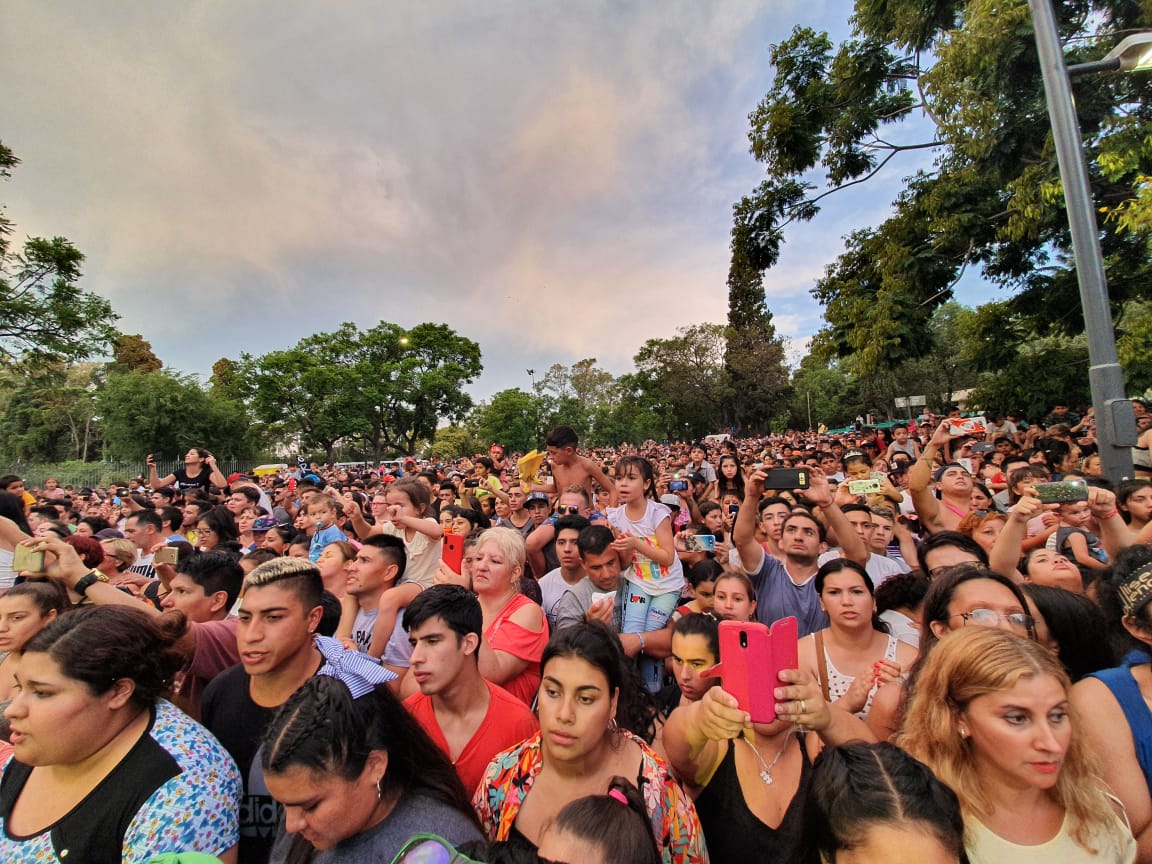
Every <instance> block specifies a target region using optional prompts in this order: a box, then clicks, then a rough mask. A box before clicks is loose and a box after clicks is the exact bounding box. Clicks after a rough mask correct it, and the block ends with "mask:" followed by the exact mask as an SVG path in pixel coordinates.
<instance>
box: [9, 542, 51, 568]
mask: <svg viewBox="0 0 1152 864" xmlns="http://www.w3.org/2000/svg"><path fill="white" fill-rule="evenodd" d="M12 569H13V570H14V571H15V572H17V573H43V572H44V553H43V552H33V551H32V550H31V549H29V548H28V547H27V546H21V545H20V544H19V543H17V544H16V547H15V549H14V550H13V552H12Z"/></svg>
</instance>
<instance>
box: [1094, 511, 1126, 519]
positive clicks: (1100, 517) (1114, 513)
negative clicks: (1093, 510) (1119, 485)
mask: <svg viewBox="0 0 1152 864" xmlns="http://www.w3.org/2000/svg"><path fill="white" fill-rule="evenodd" d="M1119 513H1120V511H1119V509H1116V510H1113V511H1112V512H1111V513H1109V514H1108V515H1107V516H1099V517H1097V518H1099V519H1111V518H1112V517H1113V516H1117V515H1119Z"/></svg>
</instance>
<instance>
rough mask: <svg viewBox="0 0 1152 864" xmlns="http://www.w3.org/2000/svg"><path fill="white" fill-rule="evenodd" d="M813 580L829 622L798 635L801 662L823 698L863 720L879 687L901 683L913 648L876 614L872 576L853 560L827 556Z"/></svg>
mask: <svg viewBox="0 0 1152 864" xmlns="http://www.w3.org/2000/svg"><path fill="white" fill-rule="evenodd" d="M814 583H815V588H816V594H817V595H818V596H819V597H820V607H821V608H822V609H823V610H824V611H825V612H826V613H827V614H828V627H826V628H825V629H823V630H820V631H818V632H816V633H812V634H811V635H809V636H805V637H804V638H803V639H801V640H800V668H801V669H804V670H805V671H807V672H808V673H809V674H810V675H811V676H812V677H813V678H814V679H816V680H817V681H819V682H820V683H821V687H822V688H823V690H824V698H825V699H826V700H827V701H829V702H835V703H836V704H838V705H839V706H840V707H841V708H843V709H844V710H846V711H849V712H851V713H853V714H855V715H856V716H857V717H859V718H860V719H861V720H867V719H868V711H869V709H870V708H871V707H872V699H873V697H874V696H875V695H876V691H877V690H878V689H879V688H880V687H882V686H884V687H901V686H903V675H904V673H905V672H907V671H908V670H909V669H910V668H911V667H912V664H913V663H915V662H916V654H917V652H916V649H915V648H913V647H912V646H911V645H908V644H907V643H904V642H901V641H899V640H898V639H897V638H896V637H895V636H893V635H891V634H890V633H889V632H888V625H887V624H885V623H884V622H883V621H880V619H879V618H878V617H877V612H876V598H875V591H874V590H873V587H872V580H871V578H869V576H868V573H867V571H865V570H864V568H863V567H861V566H860V565H859V564H857V563H856V562H855V561H849V560H848V559H846V558H836V559H833V560H832V561H829V562H827V563H826V564H824V565H823V566H822V567H821V568H820V569H819V570H818V571H816V578H815V580H814Z"/></svg>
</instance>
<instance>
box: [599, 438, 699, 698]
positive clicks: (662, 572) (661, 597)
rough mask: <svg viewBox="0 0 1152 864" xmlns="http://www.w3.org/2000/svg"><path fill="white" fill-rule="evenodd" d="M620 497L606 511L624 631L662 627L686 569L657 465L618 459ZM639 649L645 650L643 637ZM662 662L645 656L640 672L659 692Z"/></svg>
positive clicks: (631, 458) (672, 608)
mask: <svg viewBox="0 0 1152 864" xmlns="http://www.w3.org/2000/svg"><path fill="white" fill-rule="evenodd" d="M615 480H616V495H617V497H618V499H619V500H620V502H621V504H620V506H619V507H609V508H608V510H607V516H608V525H609V526H610V527H611V528H612V533H613V534H615V535H616V540H615V541H614V542H613V543H612V548H613V549H615V550H616V554H617V555H618V556H619V558H620V569H621V571H622V573H623V575H624V579H625V583H626V584H624V585H622V586H621V587H622V589H623V590H625V591H626V594H625V597H624V616H623V624H622V632H624V633H648V632H651V631H653V630H662V629H663V628H664V627H665V626H666V625H667V623H668V619H669V617H671V615H672V613H673V612H674V611H675V609H676V606H677V605H678V604H679V602H680V592H681V590H683V588H684V570H683V568H681V566H680V559H679V558H677V557H676V549H675V547H674V546H673V543H672V518H671V517H672V511H671V510H670V509H668V507H666V506H665V505H663V504H661V503H660V502H658V501H656V500H654V499H655V498H656V477H655V472H654V471H653V469H652V463H650V462H649V461H648V460H647V459H644V458H642V457H640V456H626V457H624V458H623V459H621V460H620V461H619V462H617V463H616V476H615ZM640 639H641V641H640V653H641V655H643V654H644V642H643V637H642V636H641V637H640ZM663 668H664V665H663V662H662V661H658V660H653V659H652V658H649V657H644V656H641V659H640V673H641V675H643V676H644V680H645V683H646V684H647V685H648V689H649V690H651V691H652V692H654V693H655V692H657V691H659V690H660V687H661V684H662V683H663V681H662V678H663Z"/></svg>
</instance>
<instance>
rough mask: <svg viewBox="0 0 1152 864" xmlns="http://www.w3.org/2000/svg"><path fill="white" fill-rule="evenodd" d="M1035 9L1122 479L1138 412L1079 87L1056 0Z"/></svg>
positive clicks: (1103, 416)
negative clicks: (1125, 366)
mask: <svg viewBox="0 0 1152 864" xmlns="http://www.w3.org/2000/svg"><path fill="white" fill-rule="evenodd" d="M1028 6H1029V8H1030V9H1031V11H1032V22H1033V25H1034V27H1035V31H1036V48H1037V50H1038V52H1039V55H1040V71H1041V73H1042V74H1043V76H1044V93H1045V96H1046V98H1047V101H1048V116H1049V119H1050V121H1051V123H1052V138H1053V141H1054V142H1055V144H1056V159H1057V162H1058V163H1059V166H1060V180H1061V183H1062V185H1063V186H1064V203H1065V206H1066V207H1067V210H1068V227H1069V228H1070V229H1071V232H1072V254H1073V257H1074V258H1075V262H1076V279H1077V282H1078V283H1079V285H1080V303H1081V305H1082V306H1083V307H1084V332H1085V334H1086V335H1087V337H1088V384H1089V386H1090V387H1091V390H1092V405H1093V407H1094V408H1095V409H1096V440H1097V443H1098V446H1099V448H1100V462H1101V467H1102V469H1103V471H1104V476H1105V477H1107V478H1108V479H1109V480H1111V481H1112V482H1113V483H1118V482H1119V481H1121V480H1124V479H1126V478H1130V477H1131V476H1132V451H1131V450H1130V449H1129V448H1131V447H1133V446H1134V445H1135V444H1136V416H1135V414H1134V412H1133V410H1132V403H1131V402H1129V401H1128V399H1127V397H1126V396H1125V393H1124V373H1123V371H1122V370H1121V369H1120V360H1119V357H1118V356H1117V355H1116V334H1115V332H1114V331H1113V328H1112V309H1111V307H1110V306H1109V304H1108V283H1107V280H1106V278H1105V275H1104V261H1103V258H1102V256H1101V254H1100V236H1099V229H1098V228H1097V225H1096V211H1095V209H1094V208H1093V206H1092V197H1091V190H1090V189H1089V186H1088V169H1087V166H1086V165H1085V162H1084V146H1083V143H1082V142H1081V139H1080V121H1079V119H1078V118H1077V116H1076V107H1075V105H1074V104H1073V102H1072V87H1071V84H1070V83H1069V78H1068V69H1067V67H1066V66H1065V65H1064V49H1063V47H1062V46H1061V44H1060V34H1059V32H1058V31H1057V29H1056V18H1055V16H1054V15H1053V13H1052V5H1051V2H1050V0H1028Z"/></svg>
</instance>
